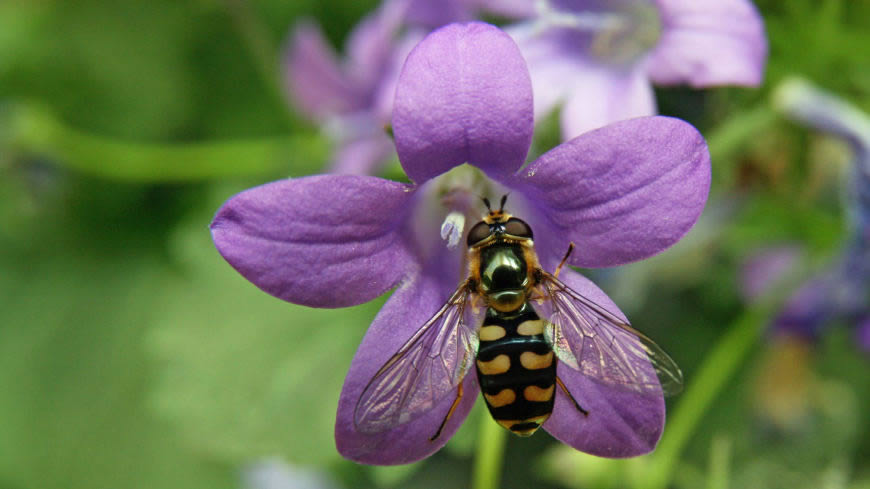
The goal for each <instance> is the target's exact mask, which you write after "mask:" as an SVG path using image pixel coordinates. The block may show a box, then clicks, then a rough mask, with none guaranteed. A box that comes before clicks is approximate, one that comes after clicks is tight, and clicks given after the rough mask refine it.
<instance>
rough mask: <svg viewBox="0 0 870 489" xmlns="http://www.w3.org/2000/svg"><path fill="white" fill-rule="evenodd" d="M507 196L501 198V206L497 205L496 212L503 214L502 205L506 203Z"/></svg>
mask: <svg viewBox="0 0 870 489" xmlns="http://www.w3.org/2000/svg"><path fill="white" fill-rule="evenodd" d="M507 197H508V194H504V195H502V196H501V205H499V208H498V211H499V212H504V203H505V202H507Z"/></svg>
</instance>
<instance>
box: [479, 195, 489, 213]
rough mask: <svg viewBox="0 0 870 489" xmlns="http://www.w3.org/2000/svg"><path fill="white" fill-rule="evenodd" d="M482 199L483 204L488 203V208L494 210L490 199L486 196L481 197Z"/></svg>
mask: <svg viewBox="0 0 870 489" xmlns="http://www.w3.org/2000/svg"><path fill="white" fill-rule="evenodd" d="M480 200H482V201H483V204H484V205H486V210H488V211H489V212H492V204H490V203H489V199H487V198H486V197H481V198H480Z"/></svg>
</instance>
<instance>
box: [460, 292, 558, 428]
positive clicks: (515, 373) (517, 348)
mask: <svg viewBox="0 0 870 489" xmlns="http://www.w3.org/2000/svg"><path fill="white" fill-rule="evenodd" d="M543 331H544V321H542V320H541V318H540V317H538V314H537V313H536V312H535V310H534V309H533V308H532V307H531V306H530V305H528V304H527V303H523V304H522V305H521V306H520V307H519V308H517V310H515V311H512V312H504V311H498V310H495V309H493V308H488V309H487V311H486V319H485V320H484V322H483V326H482V327H481V329H480V347H479V350H478V352H477V378H478V380H479V383H480V388H481V391H483V398H484V399H485V400H486V405H487V407H488V408H489V412H490V414H491V415H492V417H493V419H495V420H496V422H498V423H499V424H500V425H502V426H504V427H505V428H507V429H508V430H510V431H511V432H513V433H515V434H517V435H521V436H529V435H531V434H532V433H534V432H535V431H536V430H537V429H538V428H539V427H540V426H541V424H543V423H544V421H546V420H547V418H548V417H549V416H550V413H552V412H553V402H554V394H555V385H556V362H555V360H554V358H553V351H552V349H551V348H550V346H549V345H548V344H547V342H546V341H545V340H544V334H543Z"/></svg>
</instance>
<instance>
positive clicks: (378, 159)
mask: <svg viewBox="0 0 870 489" xmlns="http://www.w3.org/2000/svg"><path fill="white" fill-rule="evenodd" d="M392 154H393V141H392V140H390V138H389V136H387V135H386V134H385V133H384V134H375V135H371V136H369V137H364V138H359V139H355V140H353V141H348V142H347V143H345V144H344V145H343V146H342V147H340V148H338V150H337V151H336V154H335V156H334V157H333V159H332V164H331V167H330V171H329V172H330V173H337V174H344V175H373V174H376V173H377V172H378V170H380V169H381V167H382V166H383V165H384V163H386V162H387V160H389V158H390V155H392Z"/></svg>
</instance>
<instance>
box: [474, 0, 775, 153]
mask: <svg viewBox="0 0 870 489" xmlns="http://www.w3.org/2000/svg"><path fill="white" fill-rule="evenodd" d="M491 3H500V2H498V1H497V0H493V2H491ZM528 4H532V2H531V1H529V2H528ZM534 4H535V5H536V6H537V10H536V12H534V13H533V14H532V15H531V16H528V17H527V19H528V20H527V21H526V22H524V23H521V24H518V25H516V26H513V27H511V28H509V29H508V33H510V34H511V35H512V36H513V37H514V39H515V40H516V41H517V43H518V44H519V46H520V50H521V51H522V53H523V56H525V58H526V62H527V63H528V65H529V71H530V72H531V75H532V87H533V88H534V93H535V115H536V117H538V118H540V117H542V116H545V115H547V114H549V113H550V112H551V111H552V110H553V109H554V107H555V106H556V105H557V104H559V103H562V102H564V106H563V108H562V113H561V125H562V135H563V139H566V140H567V139H570V138H572V137H574V136H577V135H578V134H582V133H584V132H586V131H588V130H591V129H594V128H597V127H601V126H604V125H606V124H608V123H610V122H614V121H617V120H622V119H628V118H631V117H638V116H644V115H651V114H655V113H656V103H655V98H654V94H653V89H652V83H656V84H660V85H673V84H680V83H686V84H688V85H690V86H692V87H709V86H716V85H747V86H757V85H758V84H760V83H761V78H762V72H763V70H764V65H765V62H766V59H767V42H766V39H765V34H764V25H763V22H762V19H761V16H760V15H759V13H758V12H757V11H756V9H755V7H754V6H753V5H752V3H751V2H750V1H749V0H538V1H537V2H535V3H534Z"/></svg>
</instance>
